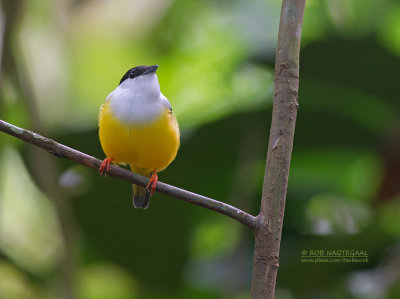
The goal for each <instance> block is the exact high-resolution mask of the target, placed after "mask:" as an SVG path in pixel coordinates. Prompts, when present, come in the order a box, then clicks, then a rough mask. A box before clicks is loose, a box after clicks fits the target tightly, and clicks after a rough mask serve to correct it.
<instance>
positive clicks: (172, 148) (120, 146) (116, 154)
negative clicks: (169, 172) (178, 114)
mask: <svg viewBox="0 0 400 299" xmlns="http://www.w3.org/2000/svg"><path fill="white" fill-rule="evenodd" d="M99 127H100V130H99V135H100V142H101V146H102V148H103V150H104V153H105V154H106V155H107V157H109V158H113V159H114V161H115V162H117V163H121V164H123V163H125V164H129V165H131V167H133V168H143V169H150V170H151V171H153V170H157V171H161V170H163V169H165V168H166V167H167V166H168V165H169V164H170V163H171V162H172V161H173V160H174V159H175V156H176V153H177V151H178V148H179V127H178V123H177V121H176V118H175V117H174V116H173V114H172V112H171V111H170V110H169V109H168V108H165V111H163V113H161V114H160V116H159V117H158V118H156V119H155V120H154V121H152V122H150V123H143V124H127V123H124V122H121V121H120V120H119V119H117V118H116V117H115V115H114V114H113V112H112V110H111V109H110V105H109V103H108V102H106V103H105V104H104V105H103V106H102V107H101V109H100V115H99Z"/></svg>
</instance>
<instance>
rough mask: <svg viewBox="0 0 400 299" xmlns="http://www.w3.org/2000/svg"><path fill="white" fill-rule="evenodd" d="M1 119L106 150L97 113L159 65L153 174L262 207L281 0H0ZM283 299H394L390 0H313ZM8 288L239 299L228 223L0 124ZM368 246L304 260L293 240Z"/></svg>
mask: <svg viewBox="0 0 400 299" xmlns="http://www.w3.org/2000/svg"><path fill="white" fill-rule="evenodd" d="M0 3H1V5H0V53H1V73H0V118H1V119H4V120H6V121H8V122H11V123H13V124H15V125H18V126H22V127H25V128H28V129H31V130H34V131H37V132H39V133H41V134H43V135H46V136H48V137H50V138H53V139H55V140H57V141H59V142H61V143H64V144H66V145H68V146H71V147H73V148H75V149H78V150H80V151H83V152H86V153H88V154H90V155H94V156H96V157H98V158H100V159H103V158H104V154H103V152H102V150H101V147H100V144H99V141H98V136H97V114H98V110H99V107H100V105H101V104H102V103H103V102H104V100H105V98H106V96H107V95H108V93H110V92H111V91H112V90H113V89H114V88H115V87H116V86H117V85H118V82H119V80H120V78H121V77H122V75H123V74H124V72H125V71H126V70H127V69H129V68H131V67H133V66H135V65H140V64H159V65H160V68H159V70H158V72H157V73H158V77H159V81H160V84H161V89H162V92H163V93H164V94H165V95H166V96H167V97H168V98H169V100H170V102H171V104H172V106H173V109H174V112H175V114H176V115H177V118H178V121H179V124H180V127H181V131H182V146H181V148H180V151H179V153H178V156H177V158H176V160H175V161H174V162H173V164H171V165H170V166H169V167H168V169H167V170H166V171H165V172H163V173H161V174H160V180H161V181H164V182H167V183H170V184H173V185H176V186H179V187H181V188H185V189H188V190H191V191H193V192H197V193H200V194H203V195H206V196H209V197H212V198H215V199H217V200H220V201H224V202H228V203H230V204H233V205H236V206H238V207H239V208H241V209H244V210H246V211H249V212H251V213H252V214H253V215H255V214H257V211H258V209H259V202H260V196H261V186H262V180H263V174H264V167H265V158H266V151H267V141H268V132H269V125H270V117H271V104H272V95H273V76H274V74H273V68H274V55H275V47H276V39H277V32H278V24H279V14H280V6H281V1H278V0H253V1H245V0H214V1H211V0H198V1H186V0H148V1H141V0H120V1H111V0H102V1H100V0H97V1H96V0H40V1H27V0H2V1H1V2H0ZM300 58H301V59H300V61H301V72H300V93H299V103H300V108H299V112H298V121H297V126H296V134H295V143H294V151H293V157H292V166H291V171H290V178H289V189H288V197H287V204H286V213H285V221H284V226H283V237H282V243H281V257H280V268H279V273H278V283H277V291H276V298H289V299H291V298H367V299H368V298H373V299H375V298H378V299H379V298H400V258H399V256H400V242H399V236H400V117H399V111H400V102H399V91H398V88H399V75H398V74H399V69H400V3H399V2H398V1H393V0H363V1H361V0H340V1H339V0H307V5H306V11H305V16H304V26H303V38H302V49H301V57H300ZM0 166H1V167H0V298H85V299H86V298H88V299H95V298H96V299H100V298H104V299H107V298H116V299H120V298H121V299H122V298H238V299H239V298H240V299H241V298H249V295H248V294H249V288H250V280H251V268H252V254H253V238H252V235H251V233H250V232H249V231H248V230H247V229H245V228H243V227H242V226H241V225H240V224H238V223H236V222H235V221H233V220H231V219H229V218H227V217H224V216H221V215H219V214H216V213H214V212H211V211H208V210H205V209H202V208H200V207H196V206H193V205H190V204H187V203H185V202H182V201H180V200H177V199H174V198H168V197H166V196H164V195H161V194H155V195H154V196H153V197H152V200H151V203H150V208H149V209H148V210H146V211H143V210H136V209H134V208H133V207H132V204H131V190H130V189H131V186H130V184H127V183H125V182H122V181H119V180H116V179H113V178H107V179H104V178H100V177H99V176H98V175H97V173H96V172H95V171H93V170H90V169H87V168H84V167H83V166H79V165H76V164H74V163H72V162H70V161H64V160H62V159H58V158H55V157H53V156H51V155H49V154H48V153H46V152H44V151H41V150H38V149H36V148H34V147H32V146H30V145H28V144H26V143H23V142H21V141H19V140H16V139H14V138H12V137H9V136H6V135H4V134H0ZM327 249H329V250H330V249H358V250H366V251H367V253H368V255H369V261H368V262H367V263H336V264H307V263H301V262H300V255H301V252H302V251H303V250H307V251H308V250H327Z"/></svg>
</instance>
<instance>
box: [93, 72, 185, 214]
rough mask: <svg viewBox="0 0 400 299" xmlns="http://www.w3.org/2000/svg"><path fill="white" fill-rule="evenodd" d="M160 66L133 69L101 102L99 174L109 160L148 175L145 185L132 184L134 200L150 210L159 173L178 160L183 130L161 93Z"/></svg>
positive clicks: (104, 170)
mask: <svg viewBox="0 0 400 299" xmlns="http://www.w3.org/2000/svg"><path fill="white" fill-rule="evenodd" d="M157 69H158V65H150V66H148V65H140V66H136V67H133V68H131V69H129V70H128V71H127V72H126V73H125V74H124V76H123V77H122V79H121V80H120V83H119V85H118V86H117V88H116V89H115V90H113V91H112V92H111V93H110V94H109V95H108V96H107V98H106V101H105V103H104V104H103V105H101V107H100V112H99V117H98V123H99V139H100V143H101V147H102V149H103V151H104V153H105V155H106V158H105V159H104V160H103V162H102V163H101V166H100V168H99V173H100V175H102V174H105V175H107V172H108V171H109V169H110V164H111V163H115V164H122V165H124V164H125V165H129V166H130V168H131V171H132V172H134V173H137V174H139V175H142V176H145V177H149V178H150V180H149V183H148V185H147V186H146V188H144V187H142V186H137V185H135V184H133V185H132V197H133V205H134V207H135V208H143V209H147V207H148V206H149V202H150V196H151V195H152V194H153V193H154V191H155V188H156V184H157V181H158V175H157V173H158V172H160V171H162V170H164V169H165V168H167V166H168V165H169V164H170V163H171V162H172V161H173V160H174V159H175V157H176V155H177V152H178V149H179V146H180V131H179V126H178V122H177V119H176V117H175V115H174V113H172V107H171V104H170V103H169V101H168V99H167V98H166V97H165V96H164V95H163V94H162V93H161V90H160V84H159V82H158V77H157V74H156V71H157Z"/></svg>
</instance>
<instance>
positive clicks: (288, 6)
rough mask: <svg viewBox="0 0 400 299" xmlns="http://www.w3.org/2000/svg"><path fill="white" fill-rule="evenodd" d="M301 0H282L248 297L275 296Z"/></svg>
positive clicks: (293, 113) (294, 109) (296, 77)
mask: <svg viewBox="0 0 400 299" xmlns="http://www.w3.org/2000/svg"><path fill="white" fill-rule="evenodd" d="M304 6H305V0H283V2H282V11H281V20H280V25H279V38H278V46H277V50H276V62H275V92H274V104H273V111H272V122H271V131H270V136H269V145H268V154H267V162H266V169H265V176H264V184H263V191H262V198H261V208H260V214H259V215H258V216H257V222H256V228H255V232H254V233H255V248H254V261H253V278H252V284H251V297H252V298H257V299H258V298H274V294H275V284H276V275H277V271H278V267H279V247H280V241H281V234H282V223H283V214H284V210H285V201H286V189H287V183H288V177H289V167H290V158H291V153H292V148H293V137H294V129H295V123H296V116H297V108H298V102H297V96H298V86H299V52H300V38H301V28H302V23H303V14H304Z"/></svg>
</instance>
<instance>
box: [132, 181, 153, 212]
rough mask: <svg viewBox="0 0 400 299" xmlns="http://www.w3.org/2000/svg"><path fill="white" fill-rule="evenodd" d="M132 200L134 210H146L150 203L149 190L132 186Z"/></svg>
mask: <svg viewBox="0 0 400 299" xmlns="http://www.w3.org/2000/svg"><path fill="white" fill-rule="evenodd" d="M132 199H133V206H134V207H135V208H142V209H147V207H148V206H149V203H150V190H147V189H145V188H143V187H141V186H136V185H132Z"/></svg>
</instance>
